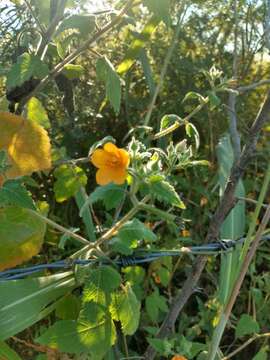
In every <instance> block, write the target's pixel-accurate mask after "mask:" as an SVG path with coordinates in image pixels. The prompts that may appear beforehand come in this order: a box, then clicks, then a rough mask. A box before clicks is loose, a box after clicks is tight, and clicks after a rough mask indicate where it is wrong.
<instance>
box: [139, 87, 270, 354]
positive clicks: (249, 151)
mask: <svg viewBox="0 0 270 360" xmlns="http://www.w3.org/2000/svg"><path fill="white" fill-rule="evenodd" d="M269 120H270V91H269V92H268V94H267V96H266V98H265V100H264V102H263V104H262V106H261V108H260V110H259V112H258V114H257V116H256V119H255V120H254V123H253V125H252V127H251V129H250V131H249V135H248V138H247V142H246V145H245V146H244V148H243V150H242V153H241V155H240V158H239V161H238V162H237V163H235V164H234V166H233V167H232V169H231V174H230V177H229V180H228V182H227V185H226V189H225V191H224V195H223V197H222V199H221V202H220V204H219V206H218V208H217V209H216V212H215V213H214V215H213V217H212V219H211V221H210V224H209V229H208V232H207V235H206V243H209V242H212V241H215V240H216V239H217V238H218V234H219V231H220V227H221V225H222V223H223V221H224V220H225V218H226V216H227V215H228V214H229V212H230V211H231V210H232V208H233V207H234V205H235V202H236V199H235V196H234V193H235V189H236V186H237V184H238V182H239V180H240V179H241V178H242V176H243V174H244V171H245V169H246V168H247V166H248V165H249V163H250V161H251V159H252V158H253V156H254V153H255V150H256V144H257V141H258V137H259V133H260V131H261V129H262V127H263V125H264V124H265V123H266V121H269ZM206 262H207V257H206V256H199V257H198V258H197V260H196V262H195V264H194V266H193V268H192V270H191V272H190V274H189V276H188V278H187V279H186V281H185V283H184V285H183V287H182V289H181V292H180V293H179V294H178V295H176V297H175V299H174V302H173V304H172V306H171V308H170V310H169V312H168V314H167V316H166V318H165V320H164V321H163V323H162V325H161V327H160V329H159V332H158V334H157V337H158V338H160V339H163V338H165V337H166V336H168V335H169V334H170V333H171V331H172V329H173V328H174V324H175V322H176V320H177V318H178V316H179V313H180V312H181V310H182V309H183V307H184V306H185V304H186V303H187V301H188V299H189V298H190V296H191V295H192V293H193V290H194V288H195V287H196V284H197V282H198V280H199V278H200V276H201V273H202V271H203V269H204V267H205V265H206ZM155 355H156V350H155V349H154V348H152V347H151V346H149V347H148V348H147V350H146V352H145V354H144V356H145V359H146V360H152V359H154V357H155Z"/></svg>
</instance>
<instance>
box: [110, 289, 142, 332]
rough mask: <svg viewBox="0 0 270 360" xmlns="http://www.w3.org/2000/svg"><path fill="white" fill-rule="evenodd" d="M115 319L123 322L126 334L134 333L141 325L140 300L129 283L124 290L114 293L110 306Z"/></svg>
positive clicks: (122, 326)
mask: <svg viewBox="0 0 270 360" xmlns="http://www.w3.org/2000/svg"><path fill="white" fill-rule="evenodd" d="M110 312H111V314H112V318H113V320H116V321H120V322H121V328H122V331H123V334H124V335H133V334H134V333H135V331H136V330H137V328H138V326H139V320H140V302H139V301H138V300H137V298H136V295H135V294H134V292H133V291H132V288H131V286H130V285H129V284H128V285H126V286H125V287H124V288H122V291H121V292H119V293H116V294H114V295H113V301H112V304H111V306H110Z"/></svg>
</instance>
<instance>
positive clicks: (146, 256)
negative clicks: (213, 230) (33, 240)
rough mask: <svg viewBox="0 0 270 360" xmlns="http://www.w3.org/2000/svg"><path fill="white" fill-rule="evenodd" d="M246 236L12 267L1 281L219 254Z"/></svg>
mask: <svg viewBox="0 0 270 360" xmlns="http://www.w3.org/2000/svg"><path fill="white" fill-rule="evenodd" d="M245 239H246V238H245V237H243V238H240V239H237V240H231V239H222V240H220V241H218V242H215V243H210V244H207V245H198V246H189V247H185V246H183V247H181V248H179V249H175V250H159V251H151V250H149V251H147V250H137V251H135V252H134V254H133V255H130V256H118V257H116V258H115V259H112V260H111V261H110V262H109V261H108V260H107V259H75V260H72V259H70V258H67V259H64V260H59V261H55V262H52V263H46V264H39V265H33V266H28V267H24V268H18V269H10V270H5V271H2V272H0V282H1V281H7V280H18V279H23V278H25V277H27V276H28V275H33V274H35V273H38V272H41V271H43V270H56V269H65V270H66V269H72V268H75V266H87V265H94V264H96V263H99V264H102V265H109V264H111V263H113V264H115V265H116V266H118V267H127V266H135V265H139V264H145V263H149V262H152V261H155V260H158V259H160V258H162V257H166V256H180V255H181V254H190V255H210V256H211V255H218V254H220V253H226V252H229V251H233V249H234V248H235V247H236V246H237V245H241V244H243V243H244V241H245ZM266 240H270V235H266V236H263V237H262V241H266Z"/></svg>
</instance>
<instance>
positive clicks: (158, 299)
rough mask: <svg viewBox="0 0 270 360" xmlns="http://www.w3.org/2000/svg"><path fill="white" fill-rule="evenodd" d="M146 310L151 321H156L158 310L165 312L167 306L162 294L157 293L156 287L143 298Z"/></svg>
mask: <svg viewBox="0 0 270 360" xmlns="http://www.w3.org/2000/svg"><path fill="white" fill-rule="evenodd" d="M145 306H146V312H147V314H148V316H149V317H150V319H151V320H152V321H153V322H157V321H158V316H159V311H163V312H167V311H168V306H167V303H166V299H165V297H164V296H162V295H159V292H158V290H157V289H156V290H155V291H154V292H153V293H152V294H151V295H149V296H147V297H146V299H145Z"/></svg>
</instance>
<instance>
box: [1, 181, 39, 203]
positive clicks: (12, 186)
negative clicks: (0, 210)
mask: <svg viewBox="0 0 270 360" xmlns="http://www.w3.org/2000/svg"><path fill="white" fill-rule="evenodd" d="M7 205H17V206H21V207H23V208H28V209H32V210H35V205H34V202H33V200H32V198H31V196H30V195H29V193H28V191H27V190H26V188H25V187H24V185H23V184H22V182H21V180H7V181H6V182H5V183H4V184H3V186H2V187H1V188H0V207H1V206H7Z"/></svg>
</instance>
